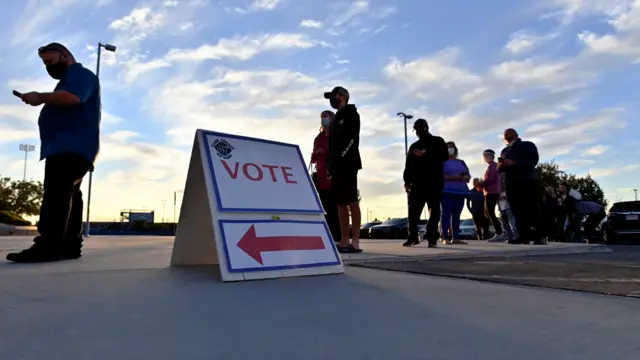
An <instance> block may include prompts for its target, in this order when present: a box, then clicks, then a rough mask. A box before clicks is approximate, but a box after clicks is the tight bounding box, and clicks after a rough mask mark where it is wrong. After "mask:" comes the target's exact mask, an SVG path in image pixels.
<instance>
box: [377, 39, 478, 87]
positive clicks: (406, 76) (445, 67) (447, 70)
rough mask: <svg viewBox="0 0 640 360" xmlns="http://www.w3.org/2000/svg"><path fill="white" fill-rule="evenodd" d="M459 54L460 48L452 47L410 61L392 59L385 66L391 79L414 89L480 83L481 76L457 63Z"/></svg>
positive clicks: (386, 72)
mask: <svg viewBox="0 0 640 360" xmlns="http://www.w3.org/2000/svg"><path fill="white" fill-rule="evenodd" d="M458 54H459V50H458V49H456V48H450V49H446V50H443V51H440V52H438V53H436V54H434V55H430V56H427V57H422V58H418V59H415V60H413V61H409V62H402V61H401V60H399V59H392V60H391V62H389V63H388V64H387V65H386V66H385V67H384V72H385V74H386V75H387V76H388V77H389V78H390V79H391V80H394V81H396V82H400V83H402V84H403V85H404V86H406V87H408V88H409V89H412V90H416V89H421V88H425V87H431V88H439V89H452V88H457V87H460V86H469V85H476V84H478V83H479V82H480V80H481V77H480V76H478V75H476V74H474V73H472V72H471V71H469V70H467V69H464V68H460V67H457V66H456V65H455V62H456V60H457V58H458Z"/></svg>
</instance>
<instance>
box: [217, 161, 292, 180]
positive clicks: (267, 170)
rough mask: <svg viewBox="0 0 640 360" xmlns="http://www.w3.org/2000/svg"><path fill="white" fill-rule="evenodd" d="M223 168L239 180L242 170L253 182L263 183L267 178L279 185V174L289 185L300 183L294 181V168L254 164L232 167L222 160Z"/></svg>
mask: <svg viewBox="0 0 640 360" xmlns="http://www.w3.org/2000/svg"><path fill="white" fill-rule="evenodd" d="M220 161H221V162H222V166H224V169H225V170H227V173H228V174H229V176H230V177H231V178H232V179H234V180H235V179H237V178H238V175H240V170H242V175H243V176H244V177H245V178H247V179H249V180H251V181H256V182H258V181H262V180H263V179H264V178H265V177H267V178H268V179H270V180H271V182H274V183H277V182H278V181H279V179H280V176H279V174H282V180H283V181H284V182H285V183H287V184H297V183H298V181H297V180H294V179H293V173H292V172H291V171H292V170H293V168H291V167H289V166H280V165H258V164H254V163H245V164H240V163H239V162H237V161H236V162H235V163H233V166H230V165H229V163H227V162H226V161H225V160H220Z"/></svg>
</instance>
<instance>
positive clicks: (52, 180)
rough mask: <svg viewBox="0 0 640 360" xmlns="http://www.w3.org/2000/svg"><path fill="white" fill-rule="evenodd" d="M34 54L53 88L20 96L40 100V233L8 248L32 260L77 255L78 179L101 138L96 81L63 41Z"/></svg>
mask: <svg viewBox="0 0 640 360" xmlns="http://www.w3.org/2000/svg"><path fill="white" fill-rule="evenodd" d="M38 55H39V56H40V59H41V60H42V62H43V64H44V65H45V67H46V69H47V73H49V76H51V77H52V78H53V79H55V80H58V84H57V85H56V87H55V89H54V91H53V92H50V93H38V92H28V93H25V94H22V95H21V96H20V98H21V99H22V101H24V103H26V104H28V105H31V106H40V105H44V106H43V107H42V110H41V111H40V117H39V118H38V126H39V127H40V140H41V146H40V160H45V168H44V195H43V198H42V205H41V207H40V220H39V221H38V232H39V233H40V235H39V236H37V237H35V239H34V244H33V246H31V247H30V248H28V249H26V250H23V251H21V252H18V253H10V254H8V255H7V260H9V261H13V262H18V263H35V262H46V261H56V260H63V259H67V260H68V259H78V258H80V257H81V255H82V251H81V249H82V241H83V239H82V210H83V202H82V192H81V191H80V185H81V183H82V179H83V178H84V176H85V174H86V173H87V172H88V171H92V170H93V163H94V162H95V160H96V157H97V155H98V150H99V144H100V106H101V105H100V83H99V81H98V77H97V76H96V75H95V74H94V73H92V72H91V71H90V70H88V69H86V68H84V67H83V66H82V64H80V63H78V62H76V60H75V58H74V57H73V55H72V54H71V52H70V51H69V50H68V49H67V48H66V47H65V46H63V45H62V44H59V43H51V44H49V45H46V46H43V47H41V48H39V49H38Z"/></svg>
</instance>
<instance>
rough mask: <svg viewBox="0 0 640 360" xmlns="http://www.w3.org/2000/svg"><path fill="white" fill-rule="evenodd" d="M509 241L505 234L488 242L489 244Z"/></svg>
mask: <svg viewBox="0 0 640 360" xmlns="http://www.w3.org/2000/svg"><path fill="white" fill-rule="evenodd" d="M505 241H507V236H506V235H505V234H501V235H496V236H494V237H492V238H491V239H489V240H487V242H505Z"/></svg>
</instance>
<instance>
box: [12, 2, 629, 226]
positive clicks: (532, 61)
mask: <svg viewBox="0 0 640 360" xmlns="http://www.w3.org/2000/svg"><path fill="white" fill-rule="evenodd" d="M0 29H1V31H0V39H1V40H2V43H3V44H5V45H4V49H3V52H2V55H0V87H1V88H2V90H1V91H0V174H1V175H3V176H10V177H12V178H14V179H21V178H22V176H23V167H24V153H21V152H20V151H19V144H32V145H35V146H36V152H33V153H30V154H28V156H29V157H28V161H27V177H28V178H30V179H34V180H42V179H43V173H44V171H43V170H44V162H39V161H38V160H39V157H38V151H39V145H40V141H39V138H38V127H37V118H38V113H39V110H40V108H33V107H29V106H27V105H24V104H23V103H22V102H20V101H19V99H17V98H15V97H14V96H13V95H12V94H11V90H14V89H15V90H18V91H20V92H28V91H44V92H47V91H52V90H53V88H54V86H55V81H54V80H53V79H51V78H49V77H48V75H47V73H46V71H45V69H44V66H43V65H42V63H41V62H40V60H39V58H38V57H37V52H36V49H37V48H38V47H39V46H42V45H45V44H47V43H49V42H53V41H56V42H61V43H63V44H65V45H67V46H68V47H69V48H70V49H71V51H72V52H73V53H74V55H75V56H76V58H77V59H78V61H80V62H81V63H83V64H84V66H86V67H88V68H89V69H92V70H95V66H96V46H97V44H98V42H102V43H109V44H113V45H115V46H116V47H117V50H116V52H115V53H109V52H104V51H103V53H102V57H101V59H102V61H101V69H100V80H101V84H102V101H103V117H102V128H101V150H100V154H99V157H98V160H97V163H96V171H95V173H94V177H93V190H92V199H91V214H92V219H93V220H96V221H98V220H101V221H109V220H114V219H115V220H119V213H120V210H121V209H149V210H156V221H161V219H162V218H163V213H164V218H165V220H167V221H172V220H173V211H174V210H173V197H174V192H176V191H180V190H182V189H183V188H184V184H185V179H186V172H187V167H188V161H189V156H190V151H191V146H192V144H193V138H194V134H195V130H196V129H198V128H200V129H207V130H213V131H220V132H228V133H234V134H240V135H246V136H252V137H259V138H265V139H273V140H279V141H283V142H288V143H295V144H299V145H300V147H301V149H302V152H303V154H305V156H306V159H307V161H308V159H309V156H310V153H311V150H312V145H313V139H314V137H315V135H316V134H317V132H318V128H319V125H320V116H319V114H320V112H321V111H322V110H325V109H329V104H328V102H327V100H325V99H323V97H322V93H323V92H324V91H329V90H330V89H331V88H332V87H334V86H338V85H340V86H344V87H346V88H347V89H348V90H349V91H350V93H351V102H352V103H354V104H355V105H356V106H357V107H358V109H359V112H360V115H361V126H362V127H361V142H360V144H361V145H360V151H361V154H362V157H363V171H362V172H361V174H360V177H359V187H360V190H361V194H362V204H361V205H362V212H363V219H364V220H367V219H372V218H373V217H378V218H386V217H395V216H404V214H406V195H405V193H404V192H403V186H402V185H403V184H402V169H403V166H404V156H405V153H404V124H403V121H402V119H401V118H398V117H397V116H396V113H397V112H400V111H403V112H406V113H410V114H413V115H414V116H415V117H416V118H418V117H421V118H425V119H426V120H427V121H428V122H429V124H430V128H431V131H432V133H434V134H437V135H440V136H442V137H444V138H445V140H451V141H455V142H456V144H457V145H458V148H459V150H460V156H461V158H462V159H464V160H465V161H466V162H467V163H468V164H469V166H470V168H471V173H472V176H482V175H483V174H484V170H485V168H486V165H485V164H483V163H482V151H483V150H484V149H487V148H492V149H495V150H496V151H499V150H500V149H502V147H504V142H503V140H502V132H503V130H504V129H505V128H509V127H514V128H516V129H517V130H518V131H519V133H520V135H521V137H522V138H523V139H525V140H532V141H534V142H536V144H537V145H538V148H539V152H540V157H541V160H543V161H550V160H554V161H556V163H558V164H559V165H560V167H561V169H562V170H565V171H568V172H572V173H575V174H579V175H584V174H587V173H590V174H591V175H592V176H593V177H594V178H595V179H596V180H597V181H598V182H599V183H600V184H601V185H602V186H603V188H604V190H605V193H606V195H607V198H608V199H609V200H610V201H616V200H633V198H634V192H633V188H637V187H639V186H638V180H637V179H638V178H640V163H639V162H638V161H637V160H636V159H637V158H638V156H639V155H640V146H639V145H640V140H639V139H638V136H637V135H638V133H639V130H640V124H639V123H638V122H637V121H634V117H635V116H634V115H635V114H637V113H638V94H639V93H638V91H637V84H638V82H639V80H640V72H638V67H639V66H640V64H639V62H640V0H539V1H535V2H534V1H524V0H486V1H468V0H447V1H444V0H430V1H424V0H422V1H420V0H396V1H393V2H392V1H389V0H356V1H344V0H322V1H320V0H297V1H293V0H223V1H216V0H149V1H140V2H138V1H129V0H119V1H116V0H97V1H88V0H48V1H45V0H26V1H24V2H8V3H7V4H5V5H3V11H2V12H1V13H0ZM409 140H410V141H413V140H415V134H414V133H413V132H409ZM87 183H88V181H86V179H85V181H84V184H83V189H84V190H85V197H86V188H87ZM177 197H178V207H177V211H179V202H180V199H181V197H180V194H179V193H178V195H177Z"/></svg>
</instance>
